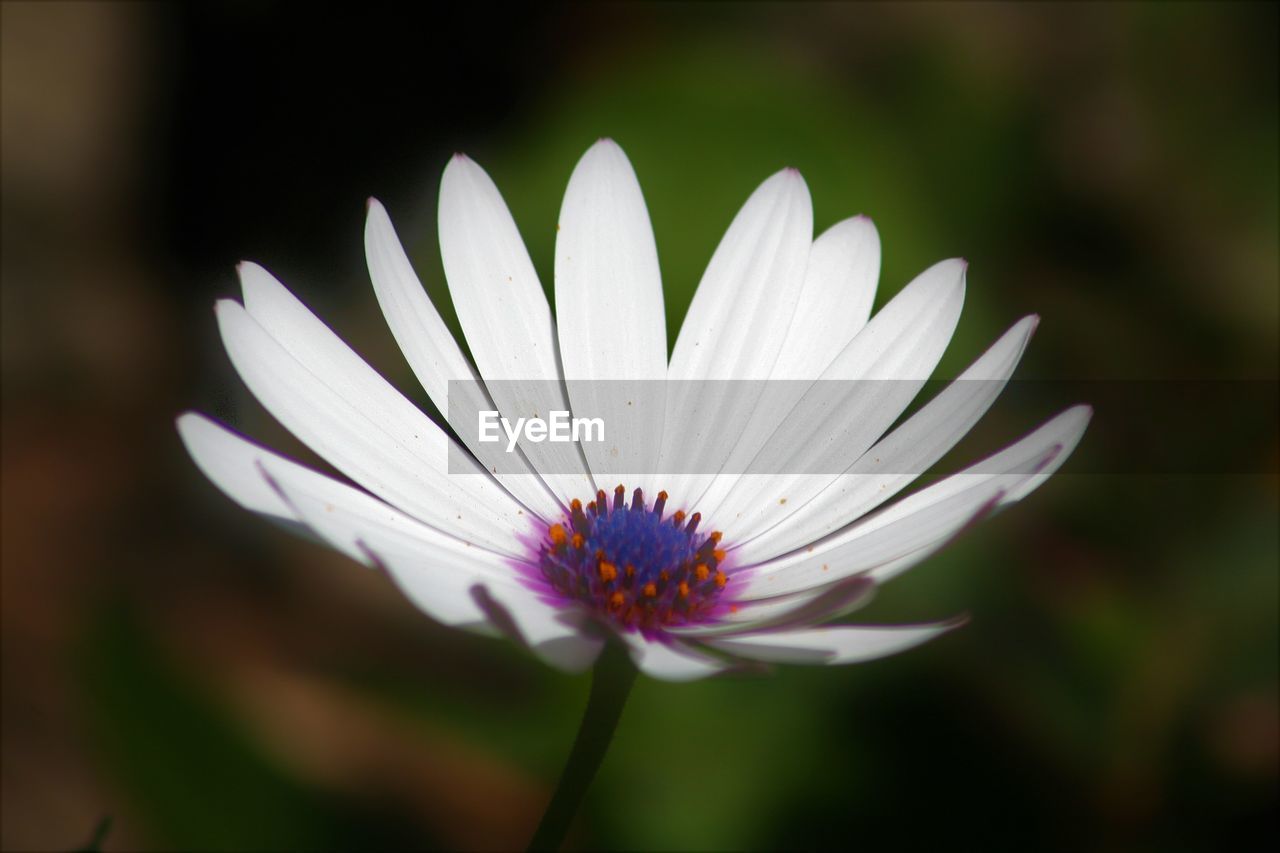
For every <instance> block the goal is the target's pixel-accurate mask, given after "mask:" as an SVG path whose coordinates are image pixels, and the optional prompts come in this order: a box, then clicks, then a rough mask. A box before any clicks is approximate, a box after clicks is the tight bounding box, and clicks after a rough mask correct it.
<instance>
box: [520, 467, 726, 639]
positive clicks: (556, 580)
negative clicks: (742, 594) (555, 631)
mask: <svg viewBox="0 0 1280 853" xmlns="http://www.w3.org/2000/svg"><path fill="white" fill-rule="evenodd" d="M666 503H667V493H666V492H659V493H658V499H657V500H656V501H654V502H653V506H652V507H647V506H646V505H645V502H644V494H643V493H642V492H641V491H640V489H636V490H635V492H634V493H633V494H632V497H631V503H630V504H628V503H626V489H625V488H624V487H623V486H618V488H617V489H615V490H614V493H613V500H612V502H610V501H609V500H608V497H607V496H606V495H605V493H604V492H603V491H600V492H597V493H596V498H595V500H593V501H591V502H590V503H588V504H587V506H586V508H585V509H584V508H583V506H582V501H579V500H576V499H575V500H574V501H573V502H572V503H570V505H569V507H570V509H569V513H568V517H567V518H566V520H565V521H564V522H563V523H560V524H552V525H551V526H549V527H548V528H547V538H546V540H545V541H544V542H543V543H542V547H541V553H540V557H539V564H540V566H541V568H542V575H543V577H544V578H545V579H546V580H547V582H548V583H549V584H551V586H552V587H553V588H554V589H555V590H556V592H558V593H560V594H561V595H563V596H565V597H566V598H570V599H573V600H576V601H582V602H585V603H587V604H588V605H590V606H591V607H592V608H593V609H595V610H596V611H597V612H599V613H602V614H605V615H606V616H608V617H609V618H610V619H612V620H613V621H614V622H616V623H617V624H619V625H620V626H622V627H623V628H626V629H628V630H639V631H641V632H643V633H645V634H652V633H656V632H659V631H660V630H661V629H662V628H664V627H667V626H674V625H688V624H692V623H699V622H706V621H709V620H711V619H713V618H714V617H715V616H716V615H717V614H718V613H719V612H720V611H721V609H723V607H724V605H723V603H722V602H720V601H719V599H720V594H721V593H722V592H723V591H724V588H725V586H726V585H727V584H728V582H729V578H728V576H727V575H726V574H725V573H724V571H723V569H722V565H723V563H724V560H725V552H724V550H722V549H721V547H720V534H719V532H712V533H709V534H704V533H699V532H698V523H699V522H700V521H701V520H702V516H701V515H700V514H699V513H696V512H695V513H694V514H693V515H689V516H686V515H685V514H684V512H682V511H677V512H675V513H672V515H671V516H670V517H668V518H666V519H664V518H663V517H662V513H663V510H664V508H665V507H666Z"/></svg>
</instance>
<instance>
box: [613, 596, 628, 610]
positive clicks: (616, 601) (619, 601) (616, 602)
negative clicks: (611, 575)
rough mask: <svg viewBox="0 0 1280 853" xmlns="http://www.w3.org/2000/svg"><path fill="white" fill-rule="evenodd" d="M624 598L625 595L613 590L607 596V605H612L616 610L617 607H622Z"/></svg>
mask: <svg viewBox="0 0 1280 853" xmlns="http://www.w3.org/2000/svg"><path fill="white" fill-rule="evenodd" d="M626 600H627V597H626V596H625V595H623V594H622V593H620V592H615V593H614V594H613V595H611V596H609V606H610V607H612V608H613V609H614V610H617V609H618V608H620V607H622V605H623V603H624V602H625V601H626Z"/></svg>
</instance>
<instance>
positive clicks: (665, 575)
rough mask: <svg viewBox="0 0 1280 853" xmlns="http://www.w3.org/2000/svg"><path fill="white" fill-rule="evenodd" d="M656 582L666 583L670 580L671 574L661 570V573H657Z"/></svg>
mask: <svg viewBox="0 0 1280 853" xmlns="http://www.w3.org/2000/svg"><path fill="white" fill-rule="evenodd" d="M658 580H660V581H662V582H663V583H666V582H667V581H669V580H671V572H668V571H667V570H666V569H663V570H662V571H660V572H658Z"/></svg>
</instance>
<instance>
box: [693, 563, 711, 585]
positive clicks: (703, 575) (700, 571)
mask: <svg viewBox="0 0 1280 853" xmlns="http://www.w3.org/2000/svg"><path fill="white" fill-rule="evenodd" d="M693 575H694V577H696V578H697V579H698V582H699V583H701V582H702V581H704V580H706V579H707V578H709V577H711V570H710V569H708V568H707V567H706V566H704V565H703V564H702V563H698V565H696V566H694V568H693Z"/></svg>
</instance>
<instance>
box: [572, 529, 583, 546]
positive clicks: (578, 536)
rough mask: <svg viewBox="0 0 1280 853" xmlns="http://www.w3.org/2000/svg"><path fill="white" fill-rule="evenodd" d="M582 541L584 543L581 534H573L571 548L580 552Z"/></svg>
mask: <svg viewBox="0 0 1280 853" xmlns="http://www.w3.org/2000/svg"><path fill="white" fill-rule="evenodd" d="M584 541H585V540H584V539H583V538H582V534H581V533H575V534H573V539H572V542H573V547H574V548H575V549H576V550H582V543H583V542H584Z"/></svg>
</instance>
